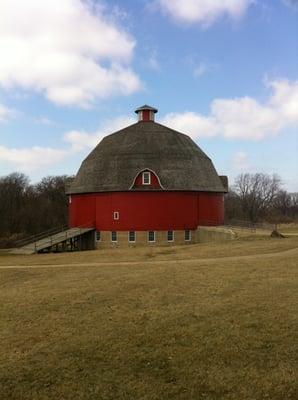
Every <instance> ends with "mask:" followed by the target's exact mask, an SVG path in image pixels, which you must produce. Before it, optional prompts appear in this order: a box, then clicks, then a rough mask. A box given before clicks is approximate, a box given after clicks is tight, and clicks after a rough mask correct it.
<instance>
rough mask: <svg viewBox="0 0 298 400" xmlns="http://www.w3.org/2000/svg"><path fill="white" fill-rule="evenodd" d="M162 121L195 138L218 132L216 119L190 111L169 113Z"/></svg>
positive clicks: (210, 135)
mask: <svg viewBox="0 0 298 400" xmlns="http://www.w3.org/2000/svg"><path fill="white" fill-rule="evenodd" d="M161 123H162V124H164V125H166V126H169V127H171V128H173V129H175V130H177V131H179V132H182V133H186V134H187V135H189V136H191V137H192V138H193V139H195V138H197V137H212V136H215V135H217V134H218V127H217V125H216V121H214V120H213V119H212V118H208V117H204V116H203V115H201V114H198V113H195V112H190V111H186V112H183V113H169V114H167V115H165V117H163V118H162V119H161Z"/></svg>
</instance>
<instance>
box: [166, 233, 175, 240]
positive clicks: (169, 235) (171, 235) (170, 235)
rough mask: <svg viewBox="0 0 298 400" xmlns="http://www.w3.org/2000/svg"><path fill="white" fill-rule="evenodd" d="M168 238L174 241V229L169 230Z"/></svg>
mask: <svg viewBox="0 0 298 400" xmlns="http://www.w3.org/2000/svg"><path fill="white" fill-rule="evenodd" d="M167 239H168V242H174V231H168V233H167Z"/></svg>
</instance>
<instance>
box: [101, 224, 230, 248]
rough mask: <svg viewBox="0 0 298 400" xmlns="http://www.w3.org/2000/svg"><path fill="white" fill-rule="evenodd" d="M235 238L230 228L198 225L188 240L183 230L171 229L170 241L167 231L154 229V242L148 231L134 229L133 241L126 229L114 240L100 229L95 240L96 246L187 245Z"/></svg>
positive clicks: (109, 234) (118, 233)
mask: <svg viewBox="0 0 298 400" xmlns="http://www.w3.org/2000/svg"><path fill="white" fill-rule="evenodd" d="M235 238H236V235H235V234H234V232H233V231H232V230H231V229H227V228H222V227H198V229H197V230H192V231H190V240H185V231H173V240H172V241H168V231H155V241H154V242H149V240H148V231H136V232H135V241H134V242H130V241H129V232H127V231H118V232H117V240H116V241H112V234H111V232H110V231H101V232H100V240H96V248H98V249H100V248H108V247H141V246H173V245H183V244H185V245H187V244H195V243H204V242H214V241H218V242H221V241H224V240H232V239H235ZM114 239H115V238H114Z"/></svg>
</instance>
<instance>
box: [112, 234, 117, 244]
mask: <svg viewBox="0 0 298 400" xmlns="http://www.w3.org/2000/svg"><path fill="white" fill-rule="evenodd" d="M111 241H112V242H117V232H115V231H113V232H111Z"/></svg>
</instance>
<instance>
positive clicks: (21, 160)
mask: <svg viewBox="0 0 298 400" xmlns="http://www.w3.org/2000/svg"><path fill="white" fill-rule="evenodd" d="M67 155H68V152H67V151H65V150H60V149H52V148H47V147H38V146H35V147H32V148H21V149H16V148H8V147H4V146H0V162H1V161H2V162H5V163H9V164H11V165H13V166H14V167H16V168H17V169H20V170H22V171H25V172H31V171H34V170H39V169H40V168H43V167H46V166H48V165H52V164H55V163H57V162H60V161H62V160H63V159H64V157H66V156H67Z"/></svg>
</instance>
